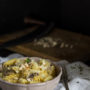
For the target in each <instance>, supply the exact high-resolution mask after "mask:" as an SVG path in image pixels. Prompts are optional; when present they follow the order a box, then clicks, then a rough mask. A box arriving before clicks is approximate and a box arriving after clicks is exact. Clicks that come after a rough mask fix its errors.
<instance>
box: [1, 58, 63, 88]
mask: <svg viewBox="0 0 90 90" xmlns="http://www.w3.org/2000/svg"><path fill="white" fill-rule="evenodd" d="M24 58H34V59H45V58H41V57H23V58H20V59H24ZM45 60H48V61H50V62H51V63H52V64H54V65H55V67H57V68H58V69H59V71H60V72H59V73H58V75H57V76H56V77H54V78H53V79H52V80H49V81H46V82H41V83H33V84H20V83H9V82H7V81H4V80H3V79H2V78H0V82H1V83H5V84H8V85H12V86H22V87H25V86H42V85H45V84H47V83H50V82H53V81H54V80H56V79H57V78H58V77H60V76H61V75H62V67H61V66H60V67H59V66H57V65H56V64H55V63H54V62H52V61H51V60H50V59H45Z"/></svg>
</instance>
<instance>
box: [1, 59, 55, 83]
mask: <svg viewBox="0 0 90 90" xmlns="http://www.w3.org/2000/svg"><path fill="white" fill-rule="evenodd" d="M55 76H56V72H55V66H54V65H53V64H52V63H51V62H49V61H47V60H45V59H40V60H34V59H30V58H21V59H20V58H14V59H12V60H8V61H6V62H4V63H3V64H2V70H1V71H0V78H2V79H3V80H5V81H7V82H10V83H20V84H32V83H42V82H46V81H49V80H52V79H53V78H54V77H55Z"/></svg>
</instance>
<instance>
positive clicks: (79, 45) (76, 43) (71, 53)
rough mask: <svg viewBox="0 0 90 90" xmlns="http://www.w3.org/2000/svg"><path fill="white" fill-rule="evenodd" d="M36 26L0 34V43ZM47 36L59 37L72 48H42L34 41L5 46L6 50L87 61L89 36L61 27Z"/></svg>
mask: <svg viewBox="0 0 90 90" xmlns="http://www.w3.org/2000/svg"><path fill="white" fill-rule="evenodd" d="M36 28H37V26H36V27H32V28H28V29H25V30H23V31H18V32H14V33H11V34H5V35H3V36H0V43H1V44H2V43H4V42H6V41H8V40H11V39H14V38H17V37H20V36H23V35H25V34H27V33H29V32H31V31H32V30H35V29H36ZM48 36H49V37H53V38H60V39H61V40H62V43H65V44H68V45H73V48H70V47H67V48H66V47H63V48H60V47H54V48H52V47H50V48H43V47H41V46H35V45H34V43H33V42H32V43H30V42H28V43H24V44H21V45H17V46H14V47H9V48H6V49H7V50H10V51H13V52H17V53H21V54H23V55H26V56H38V57H43V58H49V59H52V60H56V61H57V60H62V59H67V60H68V61H70V62H72V61H77V60H80V61H84V62H88V61H89V60H90V37H89V36H86V35H82V34H78V33H74V32H70V31H66V30H62V29H58V28H55V29H54V30H53V31H52V32H51V33H50V34H49V35H48Z"/></svg>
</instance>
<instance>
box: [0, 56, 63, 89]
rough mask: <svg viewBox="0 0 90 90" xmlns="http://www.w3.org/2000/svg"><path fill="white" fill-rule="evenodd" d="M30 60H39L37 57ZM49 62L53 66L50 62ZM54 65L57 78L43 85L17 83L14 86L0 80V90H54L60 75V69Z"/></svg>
mask: <svg viewBox="0 0 90 90" xmlns="http://www.w3.org/2000/svg"><path fill="white" fill-rule="evenodd" d="M25 58H27V57H25ZM30 58H32V59H34V60H40V59H41V58H39V57H30ZM21 59H23V58H21ZM46 60H47V59H46ZM49 61H50V62H51V63H52V64H53V62H52V61H51V60H49ZM54 65H55V67H56V71H57V76H56V77H55V78H54V79H52V80H50V81H47V82H43V83H36V84H17V83H15V84H14V83H9V82H6V81H4V80H2V79H1V78H0V88H2V90H54V88H55V87H56V86H57V84H58V83H59V81H60V79H61V75H62V68H61V67H58V66H57V65H56V64H54Z"/></svg>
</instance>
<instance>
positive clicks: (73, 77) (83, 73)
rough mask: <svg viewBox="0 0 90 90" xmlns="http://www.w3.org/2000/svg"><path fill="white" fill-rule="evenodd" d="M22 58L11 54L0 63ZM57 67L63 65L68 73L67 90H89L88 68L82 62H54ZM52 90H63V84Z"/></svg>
mask: <svg viewBox="0 0 90 90" xmlns="http://www.w3.org/2000/svg"><path fill="white" fill-rule="evenodd" d="M20 57H24V56H23V55H21V54H17V53H14V54H11V55H9V56H7V57H0V63H3V62H5V61H7V60H10V59H12V58H20ZM54 63H56V64H57V65H58V66H60V65H61V64H64V65H65V66H66V69H67V73H68V79H69V82H68V85H69V90H90V67H88V66H87V65H85V64H84V63H82V62H74V63H69V62H68V61H67V60H61V61H59V62H54ZM54 90H65V87H64V85H63V83H59V84H58V85H57V87H56V88H55V89H54Z"/></svg>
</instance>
